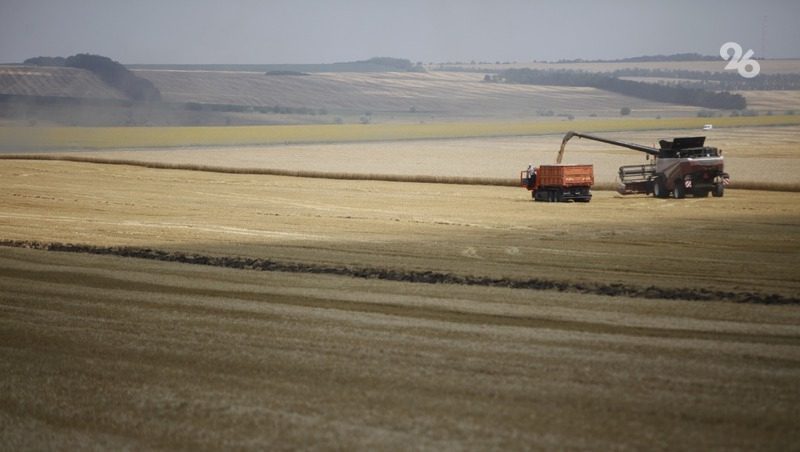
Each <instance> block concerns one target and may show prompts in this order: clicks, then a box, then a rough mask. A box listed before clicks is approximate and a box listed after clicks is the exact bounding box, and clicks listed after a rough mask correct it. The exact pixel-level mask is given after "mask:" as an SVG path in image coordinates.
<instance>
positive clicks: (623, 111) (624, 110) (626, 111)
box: [619, 107, 631, 116]
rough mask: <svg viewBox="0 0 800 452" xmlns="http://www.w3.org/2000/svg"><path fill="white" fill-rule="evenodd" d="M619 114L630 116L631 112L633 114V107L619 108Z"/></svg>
mask: <svg viewBox="0 0 800 452" xmlns="http://www.w3.org/2000/svg"><path fill="white" fill-rule="evenodd" d="M619 114H620V115H621V116H628V115H629V114H631V108H630V107H622V108H620V109H619Z"/></svg>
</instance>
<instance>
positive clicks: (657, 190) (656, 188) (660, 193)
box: [653, 177, 668, 198]
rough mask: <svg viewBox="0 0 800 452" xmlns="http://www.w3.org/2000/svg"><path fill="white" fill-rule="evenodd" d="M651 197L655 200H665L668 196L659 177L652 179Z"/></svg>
mask: <svg viewBox="0 0 800 452" xmlns="http://www.w3.org/2000/svg"><path fill="white" fill-rule="evenodd" d="M653 196H654V197H656V198H666V197H667V196H668V193H667V189H666V188H665V187H664V182H663V181H662V180H661V178H660V177H657V178H655V179H653Z"/></svg>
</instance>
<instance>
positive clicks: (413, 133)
mask: <svg viewBox="0 0 800 452" xmlns="http://www.w3.org/2000/svg"><path fill="white" fill-rule="evenodd" d="M707 122H709V119H705V118H664V119H597V120H575V121H552V122H521V123H514V122H510V123H509V122H459V123H431V124H371V125H362V124H358V125H356V124H338V125H292V126H251V127H2V128H0V148H2V149H6V150H27V149H53V148H84V149H118V148H138V147H172V146H228V145H253V144H288V143H336V142H359V141H385V140H410V139H429V138H466V137H493V136H524V135H537V134H547V133H563V132H564V131H566V130H582V131H587V132H588V131H595V132H598V131H620V130H659V129H697V128H700V127H702V125H703V124H705V123H707ZM713 123H714V125H715V127H744V126H777V125H796V124H800V115H789V116H781V115H776V116H757V117H737V118H714V119H713Z"/></svg>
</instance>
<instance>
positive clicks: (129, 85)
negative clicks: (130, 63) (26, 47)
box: [23, 53, 161, 102]
mask: <svg viewBox="0 0 800 452" xmlns="http://www.w3.org/2000/svg"><path fill="white" fill-rule="evenodd" d="M23 64H30V65H36V66H57V67H72V68H77V69H85V70H88V71H90V72H92V73H94V74H95V75H97V76H98V77H99V78H100V80H102V81H103V82H105V83H106V84H107V85H109V86H111V87H113V88H117V89H118V90H120V91H122V92H123V93H125V95H126V96H128V98H129V99H131V100H134V101H141V102H155V101H160V100H161V92H160V91H159V90H158V88H156V86H155V85H154V84H153V82H151V81H150V80H147V79H145V78H142V77H139V76H137V75H136V74H134V73H133V72H131V71H130V70H128V68H126V67H125V66H123V65H122V64H121V63H119V62H117V61H114V60H112V59H111V58H108V57H104V56H100V55H92V54H88V53H79V54H77V55H72V56H70V57H67V58H63V57H35V58H29V59H27V60H25V61H24V62H23Z"/></svg>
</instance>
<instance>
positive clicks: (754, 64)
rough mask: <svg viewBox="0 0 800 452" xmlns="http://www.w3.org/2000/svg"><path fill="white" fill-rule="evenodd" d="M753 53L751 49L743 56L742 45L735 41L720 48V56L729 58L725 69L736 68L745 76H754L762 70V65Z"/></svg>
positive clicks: (725, 58)
mask: <svg viewBox="0 0 800 452" xmlns="http://www.w3.org/2000/svg"><path fill="white" fill-rule="evenodd" d="M731 50H733V54H731V53H730V51H731ZM753 53H754V52H753V49H750V50H748V51H747V53H745V54H744V56H742V46H740V45H739V43H737V42H733V41H731V42H726V43H725V44H722V47H720V48H719V56H721V57H722V59H724V60H728V64H727V65H725V69H736V70H737V71H738V72H739V75H741V76H742V77H744V78H753V77H755V76H757V75H758V73H759V72H761V65H760V64H758V61H756V60H754V59H753V58H752V57H753ZM748 68H749V69H748Z"/></svg>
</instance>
